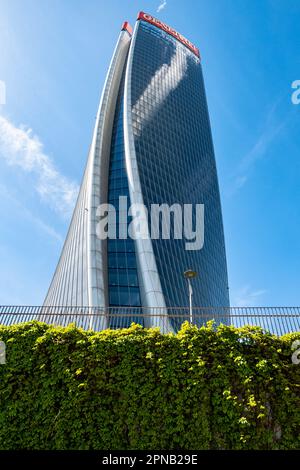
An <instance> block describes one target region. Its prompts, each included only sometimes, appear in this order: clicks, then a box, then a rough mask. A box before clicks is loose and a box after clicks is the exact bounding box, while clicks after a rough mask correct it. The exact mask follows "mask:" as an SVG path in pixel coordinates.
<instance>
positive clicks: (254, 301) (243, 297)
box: [232, 285, 267, 307]
mask: <svg viewBox="0 0 300 470" xmlns="http://www.w3.org/2000/svg"><path fill="white" fill-rule="evenodd" d="M266 293H267V291H266V290H265V289H252V288H251V286H250V285H245V286H243V287H242V288H241V289H239V290H238V291H237V292H236V293H235V295H233V302H232V304H233V307H256V306H258V302H259V300H260V299H261V297H263V295H264V294H266Z"/></svg>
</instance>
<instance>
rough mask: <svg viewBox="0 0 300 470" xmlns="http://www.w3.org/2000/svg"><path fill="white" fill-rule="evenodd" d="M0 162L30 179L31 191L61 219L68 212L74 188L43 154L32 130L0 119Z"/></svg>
mask: <svg viewBox="0 0 300 470" xmlns="http://www.w3.org/2000/svg"><path fill="white" fill-rule="evenodd" d="M0 158H2V159H4V160H5V162H6V163H7V164H8V165H10V166H16V167H19V168H21V170H22V171H24V173H27V174H31V175H32V176H33V178H34V187H35V189H36V191H37V192H38V193H39V194H40V196H41V197H42V199H43V200H44V201H45V202H46V203H47V204H49V206H50V207H51V208H52V209H54V210H55V211H57V212H58V213H60V214H61V215H63V216H68V215H69V214H70V212H71V211H72V209H73V207H74V205H75V200H76V196H77V194H78V189H79V188H78V185H77V184H76V183H75V182H73V181H70V180H69V179H68V178H66V177H65V176H64V175H62V174H61V173H60V172H59V171H58V169H57V168H56V167H55V164H54V162H53V161H52V159H51V158H50V157H49V156H48V155H46V154H45V152H44V148H43V143H42V142H41V140H40V139H39V137H38V136H36V135H34V134H33V131H32V129H30V128H28V127H26V126H19V127H17V126H15V125H14V124H13V123H12V122H11V121H9V120H8V119H7V118H5V117H3V116H0Z"/></svg>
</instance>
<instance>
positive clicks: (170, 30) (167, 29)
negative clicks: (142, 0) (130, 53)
mask: <svg viewBox="0 0 300 470" xmlns="http://www.w3.org/2000/svg"><path fill="white" fill-rule="evenodd" d="M137 19H138V20H144V21H147V22H148V23H151V24H153V25H155V26H157V28H160V29H162V30H163V31H165V32H166V33H169V34H171V36H173V37H174V38H176V39H178V41H180V42H181V43H182V44H184V45H185V46H186V47H188V48H189V49H190V50H191V51H192V52H193V53H194V54H195V55H196V56H197V57H199V58H200V52H199V49H198V47H196V46H194V44H192V43H191V42H190V41H189V40H188V39H186V38H185V37H184V36H182V34H180V33H178V32H177V31H175V29H173V28H170V26H168V25H167V24H165V23H163V22H162V21H160V20H158V19H157V18H154V17H153V16H151V15H148V13H144V12H143V11H140V13H139V14H138V17H137Z"/></svg>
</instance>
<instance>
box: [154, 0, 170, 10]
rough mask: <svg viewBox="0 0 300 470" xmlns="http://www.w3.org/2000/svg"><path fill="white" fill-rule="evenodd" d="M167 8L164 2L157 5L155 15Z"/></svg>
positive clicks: (164, 0)
mask: <svg viewBox="0 0 300 470" xmlns="http://www.w3.org/2000/svg"><path fill="white" fill-rule="evenodd" d="M166 6H167V1H166V0H163V1H162V2H161V3H160V4H159V5H158V8H157V10H156V12H157V13H159V12H160V11H161V10H163V9H164V8H166Z"/></svg>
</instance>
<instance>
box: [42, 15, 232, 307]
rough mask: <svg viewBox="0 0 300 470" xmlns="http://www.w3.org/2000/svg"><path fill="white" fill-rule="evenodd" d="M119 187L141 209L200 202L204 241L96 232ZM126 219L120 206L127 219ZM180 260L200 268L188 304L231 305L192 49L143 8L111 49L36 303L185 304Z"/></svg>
mask: <svg viewBox="0 0 300 470" xmlns="http://www.w3.org/2000/svg"><path fill="white" fill-rule="evenodd" d="M120 196H124V197H125V196H126V197H127V198H128V200H129V202H130V204H144V205H145V206H146V207H147V208H149V210H150V206H151V205H153V204H168V205H172V204H174V203H176V204H180V205H183V204H192V205H195V204H198V203H202V204H204V207H205V218H204V222H205V224H204V227H205V237H204V245H203V248H202V249H201V250H190V251H189V250H186V249H185V244H184V240H178V239H175V238H174V237H170V239H168V240H162V239H150V238H147V239H144V238H140V239H134V240H133V239H132V238H122V237H119V238H117V239H108V240H103V239H100V238H99V237H98V236H97V222H98V217H97V208H98V206H99V205H101V204H104V203H110V204H112V205H114V206H117V204H118V200H119V197H120ZM117 215H118V217H121V216H122V214H120V213H118V214H117ZM123 215H124V214H123ZM129 219H130V216H128V214H126V215H125V221H126V223H128V222H129ZM123 220H124V218H123ZM187 268H192V269H194V270H197V271H198V273H199V275H198V277H197V278H196V279H195V280H194V281H193V287H194V304H195V305H197V306H202V307H206V306H213V307H217V306H223V307H227V306H229V297H228V287H227V286H228V281H227V267H226V255H225V244H224V234H223V223H222V213H221V204H220V195H219V187H218V179H217V171H216V164H215V157H214V150H213V144H212V136H211V130H210V123H209V116H208V109H207V103H206V97H205V89H204V83H203V77H202V69H201V60H200V55H199V51H198V49H197V48H196V47H195V46H194V45H193V44H192V43H191V42H190V41H188V40H187V39H186V38H185V37H183V36H182V35H181V34H179V33H177V32H176V31H175V30H174V29H172V28H170V27H169V26H167V25H166V24H164V23H162V22H161V21H159V20H157V19H155V18H153V17H152V16H150V15H147V14H145V13H143V12H141V13H139V15H138V19H137V22H136V25H135V28H134V31H132V29H131V27H130V25H129V24H128V23H127V22H126V23H124V25H123V27H122V31H121V33H120V36H119V39H118V42H117V45H116V48H115V51H114V53H113V57H112V61H111V64H110V67H109V70H108V73H107V77H106V81H105V85H104V89H103V93H102V97H101V101H100V105H99V109H98V113H97V118H96V123H95V128H94V132H93V137H92V143H91V146H90V150H89V154H88V160H87V165H86V168H85V172H84V176H83V180H82V184H81V188H80V192H79V195H78V199H77V203H76V207H75V209H74V213H73V217H72V220H71V224H70V227H69V231H68V234H67V237H66V241H65V244H64V247H63V250H62V253H61V256H60V259H59V262H58V265H57V268H56V271H55V273H54V276H53V279H52V282H51V285H50V287H49V290H48V293H47V296H46V299H45V302H44V305H45V306H53V305H61V306H91V307H104V308H106V307H109V306H137V307H150V308H153V307H163V308H166V307H174V306H186V305H187V303H188V297H187V285H186V280H185V279H184V277H183V272H184V271H185V270H186V269H187Z"/></svg>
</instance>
